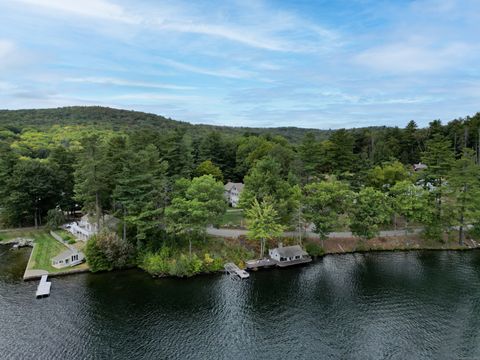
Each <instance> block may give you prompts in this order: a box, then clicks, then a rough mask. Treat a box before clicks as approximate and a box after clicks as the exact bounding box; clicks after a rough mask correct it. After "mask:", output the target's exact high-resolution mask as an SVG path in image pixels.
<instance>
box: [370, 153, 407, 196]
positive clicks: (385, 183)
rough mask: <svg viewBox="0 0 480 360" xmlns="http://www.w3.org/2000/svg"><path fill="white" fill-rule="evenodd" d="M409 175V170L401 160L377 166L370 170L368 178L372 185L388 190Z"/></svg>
mask: <svg viewBox="0 0 480 360" xmlns="http://www.w3.org/2000/svg"><path fill="white" fill-rule="evenodd" d="M408 177H409V174H408V171H407V169H406V168H405V166H404V165H403V164H402V163H401V162H400V161H397V160H395V161H391V162H386V163H383V164H382V165H381V166H378V165H377V166H375V167H374V168H373V169H371V170H370V171H369V172H368V179H369V182H370V184H371V186H373V187H375V188H376V189H379V190H383V191H385V190H388V189H389V188H391V187H392V186H394V185H395V184H396V183H397V182H399V181H402V180H405V179H407V178H408Z"/></svg>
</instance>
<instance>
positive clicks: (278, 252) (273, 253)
mask: <svg viewBox="0 0 480 360" xmlns="http://www.w3.org/2000/svg"><path fill="white" fill-rule="evenodd" d="M268 255H270V258H272V259H273V260H274V261H275V262H276V263H277V266H279V267H286V266H291V265H297V264H304V263H308V262H310V261H312V258H311V257H310V256H309V255H308V253H307V252H306V251H305V250H303V249H302V248H301V247H300V246H299V245H293V246H285V247H284V246H282V245H281V244H280V246H279V247H278V248H274V249H270V250H269V251H268Z"/></svg>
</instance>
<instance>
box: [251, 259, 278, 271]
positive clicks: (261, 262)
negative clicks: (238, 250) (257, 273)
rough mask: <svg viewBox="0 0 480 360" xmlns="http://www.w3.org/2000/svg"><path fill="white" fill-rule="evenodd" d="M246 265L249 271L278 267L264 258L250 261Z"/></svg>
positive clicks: (270, 260) (272, 261)
mask: <svg viewBox="0 0 480 360" xmlns="http://www.w3.org/2000/svg"><path fill="white" fill-rule="evenodd" d="M245 265H246V266H247V269H248V270H255V269H260V268H266V267H270V266H276V265H277V263H276V262H275V261H274V260H272V259H269V258H263V259H258V260H248V261H247V262H246V263H245Z"/></svg>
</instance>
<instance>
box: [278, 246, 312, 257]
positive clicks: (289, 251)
mask: <svg viewBox="0 0 480 360" xmlns="http://www.w3.org/2000/svg"><path fill="white" fill-rule="evenodd" d="M275 250H276V251H277V252H278V254H279V255H280V256H282V257H292V256H296V255H303V256H305V255H308V254H307V253H306V252H305V250H303V249H302V248H301V247H300V245H293V246H284V247H279V248H276V249H275Z"/></svg>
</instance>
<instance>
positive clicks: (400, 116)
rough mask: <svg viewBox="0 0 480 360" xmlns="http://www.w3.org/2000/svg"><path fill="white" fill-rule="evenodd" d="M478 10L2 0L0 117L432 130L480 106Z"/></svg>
mask: <svg viewBox="0 0 480 360" xmlns="http://www.w3.org/2000/svg"><path fill="white" fill-rule="evenodd" d="M479 34H480V1H478V0H418V1H406V0H405V1H400V0H399V1H381V0H375V1H370V0H348V1H347V0H338V1H322V0H318V1H305V0H303V1H302V0H297V1H293V0H292V1H280V0H272V1H262V0H239V1H185V2H182V1H179V0H177V1H154V0H150V1H145V0H144V1H140V0H137V1H133V0H81V1H78V0H0V108H7V109H19V108H39V107H42V108H45V107H58V106H68V105H102V106H112V107H117V108H124V109H134V110H140V111H147V112H153V113H157V114H161V115H165V116H168V117H171V118H174V119H178V120H184V121H189V122H192V123H208V124H224V125H234V126H299V127H310V128H323V129H327V128H342V127H361V126H370V125H398V126H402V127H403V126H405V125H406V123H407V122H408V121H409V120H411V119H413V120H415V121H417V123H418V124H419V125H421V126H425V125H427V124H428V122H429V121H431V120H433V119H441V120H443V121H445V122H446V121H449V120H451V119H453V118H456V117H463V116H466V115H473V114H474V113H476V112H477V111H480V81H479V80H480V36H479Z"/></svg>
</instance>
